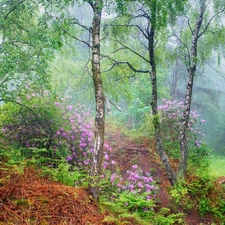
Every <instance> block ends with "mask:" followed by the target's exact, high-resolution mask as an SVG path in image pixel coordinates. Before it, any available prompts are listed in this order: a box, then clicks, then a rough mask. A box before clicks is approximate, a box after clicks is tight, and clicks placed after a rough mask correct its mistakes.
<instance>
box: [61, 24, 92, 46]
mask: <svg viewBox="0 0 225 225" xmlns="http://www.w3.org/2000/svg"><path fill="white" fill-rule="evenodd" d="M61 29H62V30H63V31H64V32H65V33H66V34H67V35H69V36H70V37H71V38H73V39H75V40H77V41H79V42H81V43H83V44H85V45H87V46H88V48H91V49H92V46H91V45H90V44H89V43H88V42H86V41H83V40H81V39H79V38H77V37H76V36H74V35H72V34H70V33H69V32H68V31H67V30H65V29H64V28H63V27H61Z"/></svg>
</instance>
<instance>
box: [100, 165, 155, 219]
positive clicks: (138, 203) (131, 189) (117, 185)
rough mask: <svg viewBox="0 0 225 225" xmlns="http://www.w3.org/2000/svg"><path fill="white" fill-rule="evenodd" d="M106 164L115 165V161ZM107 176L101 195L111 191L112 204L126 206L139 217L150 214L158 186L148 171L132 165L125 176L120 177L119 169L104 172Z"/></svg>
mask: <svg viewBox="0 0 225 225" xmlns="http://www.w3.org/2000/svg"><path fill="white" fill-rule="evenodd" d="M108 165H111V166H112V165H114V166H115V162H114V161H111V162H109V164H108ZM111 169H112V168H111ZM105 172H106V171H105ZM107 177H108V180H109V183H107V187H103V190H102V192H103V193H102V195H103V196H104V192H106V191H107V193H106V194H105V195H106V196H107V195H108V194H109V193H111V195H110V201H111V202H112V204H117V205H120V206H121V207H126V208H127V209H128V210H129V211H131V212H134V211H136V212H138V214H139V215H140V216H141V217H146V216H147V215H148V216H150V215H151V214H152V210H154V206H155V200H156V193H157V190H158V187H157V186H156V184H155V181H154V179H153V178H152V176H151V174H150V173H149V172H143V171H142V170H141V169H140V168H139V167H138V166H137V165H132V167H131V170H129V171H127V174H126V176H125V177H126V178H122V176H121V175H120V173H119V171H116V172H114V173H110V172H109V173H108V174H105V178H106V179H107ZM108 197H109V196H108ZM106 198H107V197H106Z"/></svg>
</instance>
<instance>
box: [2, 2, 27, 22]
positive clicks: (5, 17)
mask: <svg viewBox="0 0 225 225" xmlns="http://www.w3.org/2000/svg"><path fill="white" fill-rule="evenodd" d="M25 1H26V0H24V1H21V2H19V3H18V4H17V5H15V6H14V7H13V8H12V9H11V10H10V11H9V12H8V13H7V14H6V15H5V16H4V20H6V19H7V17H8V16H9V15H10V14H11V13H12V12H13V11H14V10H15V9H16V8H17V7H18V6H19V5H21V4H23V3H24V2H25Z"/></svg>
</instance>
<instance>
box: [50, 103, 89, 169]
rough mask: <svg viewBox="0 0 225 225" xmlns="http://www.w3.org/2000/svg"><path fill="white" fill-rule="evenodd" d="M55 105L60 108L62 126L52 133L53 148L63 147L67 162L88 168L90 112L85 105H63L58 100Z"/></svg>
mask: <svg viewBox="0 0 225 225" xmlns="http://www.w3.org/2000/svg"><path fill="white" fill-rule="evenodd" d="M54 105H55V106H57V107H59V108H61V109H62V115H63V117H62V120H63V123H62V126H61V127H60V128H59V129H58V130H57V131H56V133H55V135H54V142H55V145H54V148H56V149H65V150H66V152H67V154H68V156H67V158H66V160H67V162H68V163H70V164H72V165H74V166H79V167H80V166H84V167H85V168H86V169H88V168H89V165H90V162H91V153H92V152H93V132H92V122H88V120H89V118H90V113H89V112H88V110H87V109H86V108H85V106H82V105H79V106H76V107H74V106H71V105H69V106H66V107H65V106H64V105H63V104H60V103H59V102H55V103H54Z"/></svg>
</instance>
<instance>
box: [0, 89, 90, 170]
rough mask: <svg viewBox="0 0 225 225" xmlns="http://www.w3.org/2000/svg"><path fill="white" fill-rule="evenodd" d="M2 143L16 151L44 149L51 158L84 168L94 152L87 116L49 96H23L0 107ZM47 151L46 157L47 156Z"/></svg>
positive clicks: (79, 110) (78, 107)
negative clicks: (15, 101)
mask: <svg viewBox="0 0 225 225" xmlns="http://www.w3.org/2000/svg"><path fill="white" fill-rule="evenodd" d="M0 116H1V117H0V118H1V120H0V126H1V130H0V133H1V137H2V138H1V142H2V145H4V146H7V145H9V146H14V147H15V148H18V149H19V148H27V149H32V150H33V149H45V150H47V151H45V153H44V155H46V156H48V157H50V158H60V157H61V156H63V157H67V161H68V162H69V163H70V164H71V165H73V166H75V165H78V164H79V165H82V166H85V167H87V166H88V165H89V163H90V158H91V152H92V151H93V140H92V137H93V134H92V130H91V126H92V124H91V122H89V121H88V120H89V118H90V113H89V112H88V110H87V109H86V108H85V107H84V106H81V105H80V106H76V107H75V106H71V105H67V104H66V99H59V98H57V97H54V96H52V95H50V94H48V93H45V94H44V95H40V94H34V93H32V94H26V95H25V96H22V97H21V98H20V99H19V101H18V102H17V103H11V102H10V103H5V104H4V105H3V106H2V107H1V108H0ZM46 152H47V154H46Z"/></svg>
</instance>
